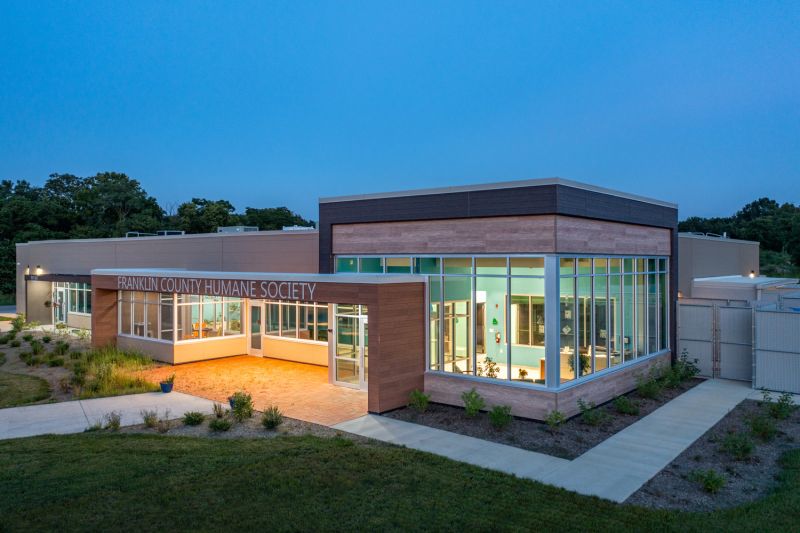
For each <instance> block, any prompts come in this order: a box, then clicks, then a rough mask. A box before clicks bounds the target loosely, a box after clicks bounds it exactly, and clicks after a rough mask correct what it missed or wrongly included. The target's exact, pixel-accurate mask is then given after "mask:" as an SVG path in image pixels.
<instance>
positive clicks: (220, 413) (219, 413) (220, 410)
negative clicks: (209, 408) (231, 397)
mask: <svg viewBox="0 0 800 533" xmlns="http://www.w3.org/2000/svg"><path fill="white" fill-rule="evenodd" d="M227 414H228V410H227V409H225V407H223V406H222V404H221V403H216V402H214V416H215V417H216V418H225V415H227Z"/></svg>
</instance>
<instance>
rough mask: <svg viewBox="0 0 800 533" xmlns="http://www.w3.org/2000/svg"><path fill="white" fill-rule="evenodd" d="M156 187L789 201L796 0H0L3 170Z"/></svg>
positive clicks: (716, 209)
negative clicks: (556, 187)
mask: <svg viewBox="0 0 800 533" xmlns="http://www.w3.org/2000/svg"><path fill="white" fill-rule="evenodd" d="M106 170H114V171H119V172H125V173H126V174H128V175H129V176H131V177H133V178H135V179H138V180H140V181H141V182H142V184H143V186H144V187H145V189H146V190H147V191H148V192H149V193H151V194H153V195H154V196H156V197H157V198H158V200H159V201H160V203H161V204H162V206H170V205H173V206H174V205H176V204H177V203H179V202H182V201H186V200H188V199H190V198H191V197H204V198H209V199H221V198H224V199H228V200H230V201H231V202H233V203H234V205H236V207H237V208H238V209H243V208H244V207H245V206H253V207H271V206H279V205H286V206H288V207H289V208H291V209H293V210H296V211H298V212H300V213H301V214H302V215H304V216H306V217H310V218H314V219H316V218H317V208H316V202H317V198H318V197H320V196H334V195H340V194H356V193H367V192H381V191H391V190H401V189H410V188H420V187H442V186H450V185H463V184H472V183H481V182H491V181H501V180H512V179H527V178H539V177H551V176H560V177H564V178H569V179H573V180H577V181H584V182H588V183H591V184H595V185H599V186H603V187H610V188H615V189H620V190H623V191H626V192H631V193H636V194H642V195H646V196H652V197H655V198H659V199H663V200H667V201H672V202H677V203H679V204H680V209H681V211H680V216H681V218H684V217H686V216H689V215H702V216H711V215H727V214H731V213H733V212H734V211H735V210H736V209H738V208H740V207H741V206H742V205H743V204H745V203H746V202H748V201H751V200H753V199H756V198H758V197H760V196H770V197H773V198H775V199H777V200H778V201H781V202H787V201H789V202H793V203H800V2H799V1H797V0H793V1H787V2H770V1H757V2H628V3H616V2H533V1H527V2H519V3H515V2H488V1H487V2H480V3H475V2H464V1H457V2H441V1H439V2H437V1H434V2H407V1H403V2H385V1H369V2H352V1H348V2H309V3H305V2H265V1H258V2H207V3H203V2H173V1H170V2H145V1H139V0H137V1H133V2H128V3H126V2H108V1H104V2H89V1H83V2H53V3H48V2H38V1H37V2H31V1H28V0H26V1H21V2H10V1H8V0H2V2H0V179H13V180H16V179H26V180H29V181H32V182H34V183H36V184H41V183H43V182H44V180H45V179H46V177H47V175H48V174H50V173H52V172H61V173H73V174H78V175H92V174H95V173H96V172H99V171H106Z"/></svg>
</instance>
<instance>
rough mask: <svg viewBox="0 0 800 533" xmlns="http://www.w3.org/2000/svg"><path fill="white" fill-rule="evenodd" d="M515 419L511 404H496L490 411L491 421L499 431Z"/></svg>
mask: <svg viewBox="0 0 800 533" xmlns="http://www.w3.org/2000/svg"><path fill="white" fill-rule="evenodd" d="M513 420H514V417H513V416H512V415H511V406H510V405H495V406H494V407H492V408H491V410H490V411H489V422H490V423H491V424H492V427H493V428H494V429H496V430H498V431H500V430H502V429H505V428H507V427H508V426H509V425H510V424H511V422H512V421H513Z"/></svg>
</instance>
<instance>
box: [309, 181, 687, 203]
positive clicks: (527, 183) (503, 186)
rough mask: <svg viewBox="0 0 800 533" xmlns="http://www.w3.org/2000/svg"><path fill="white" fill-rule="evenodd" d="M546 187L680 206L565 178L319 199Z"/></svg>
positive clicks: (325, 201)
mask: <svg viewBox="0 0 800 533" xmlns="http://www.w3.org/2000/svg"><path fill="white" fill-rule="evenodd" d="M544 185H563V186H565V187H572V188H574V189H583V190H585V191H592V192H597V193H601V194H608V195H611V196H618V197H620V198H627V199H629V200H637V201H639V202H645V203H648V204H654V205H660V206H664V207H671V208H673V209H677V208H678V205H677V204H673V203H670V202H664V201H662V200H656V199H655V198H648V197H646V196H639V195H636V194H629V193H626V192H622V191H617V190H614V189H606V188H605V187H598V186H596V185H591V184H588V183H581V182H578V181H572V180H568V179H564V178H558V177H555V178H539V179H528V180H514V181H499V182H495V183H482V184H476V185H457V186H454V187H437V188H430V189H412V190H406V191H395V192H383V193H370V194H355V195H348V196H329V197H324V198H320V199H319V203H321V204H324V203H331V202H352V201H355V200H375V199H379V198H400V197H404V196H422V195H428V194H448V193H457V192H472V191H489V190H493V189H515V188H518V187H537V186H544Z"/></svg>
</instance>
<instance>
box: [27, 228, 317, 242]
mask: <svg viewBox="0 0 800 533" xmlns="http://www.w3.org/2000/svg"><path fill="white" fill-rule="evenodd" d="M309 233H319V230H318V229H316V228H314V229H308V230H299V229H295V230H286V231H284V230H269V231H242V232H231V233H226V232H214V233H186V234H184V235H148V236H145V237H97V238H92V239H50V240H45V241H28V242H20V243H17V246H27V245H28V244H39V243H42V244H48V243H64V242H137V241H153V240H162V239H163V240H170V239H198V238H209V237H214V238H218V239H223V238H224V239H235V238H242V237H257V236H262V235H307V234H309Z"/></svg>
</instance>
